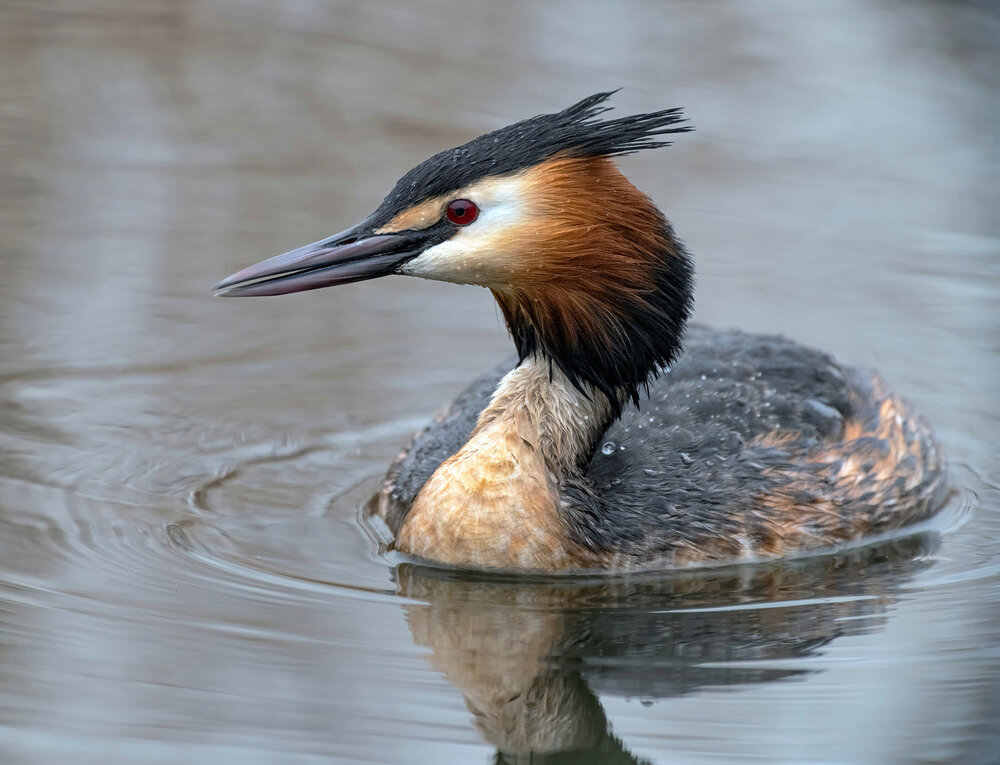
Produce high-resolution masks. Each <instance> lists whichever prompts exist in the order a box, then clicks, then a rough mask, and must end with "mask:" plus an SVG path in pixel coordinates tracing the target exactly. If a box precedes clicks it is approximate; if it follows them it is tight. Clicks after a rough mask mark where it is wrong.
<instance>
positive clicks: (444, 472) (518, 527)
mask: <svg viewBox="0 0 1000 765" xmlns="http://www.w3.org/2000/svg"><path fill="white" fill-rule="evenodd" d="M581 388H582V389H581ZM614 417H615V411H614V408H613V407H612V406H611V404H610V402H609V401H608V399H607V398H606V397H605V396H603V395H599V394H598V393H597V391H596V390H594V389H593V388H589V389H588V386H586V385H584V386H581V387H577V386H575V385H574V384H573V383H572V382H570V380H569V379H568V378H567V377H566V375H565V374H563V373H562V372H561V371H560V370H559V369H558V367H555V366H554V365H551V364H550V363H549V361H548V360H547V359H545V358H543V357H536V356H533V357H531V358H529V359H526V360H525V362H524V363H522V364H521V365H519V366H518V367H517V368H516V369H514V370H513V371H511V372H510V373H509V374H507V376H506V377H504V378H503V380H502V381H501V382H500V384H499V386H498V387H497V390H496V392H495V393H494V394H493V398H492V400H491V401H490V403H489V405H488V406H487V407H486V409H484V410H483V412H482V414H480V416H479V420H478V422H477V424H476V427H475V429H474V430H473V432H472V434H471V435H470V437H469V440H468V441H467V442H466V443H465V445H464V446H463V447H462V448H461V449H459V451H458V452H457V453H455V454H454V455H453V456H452V457H450V458H449V459H448V460H446V461H445V462H444V463H443V464H442V465H441V466H440V467H439V468H438V469H437V471H435V473H434V474H433V475H432V476H431V477H430V479H428V481H427V483H426V484H424V486H423V488H422V489H421V490H420V492H419V494H418V495H417V497H416V499H415V500H414V502H413V506H412V507H411V509H410V512H409V513H408V514H407V517H406V520H405V521H404V523H403V525H402V527H401V528H400V530H399V534H398V535H397V539H396V545H397V547H398V549H400V550H402V551H403V552H408V553H412V554H415V555H419V556H421V557H424V558H429V559H432V560H437V561H442V562H445V563H450V564H452V565H456V566H467V567H474V568H502V569H515V568H516V569H521V570H525V569H528V570H531V569H533V570H540V571H555V570H560V569H566V568H586V567H589V566H590V565H593V564H594V563H595V561H593V560H591V559H590V557H589V556H588V553H587V552H586V551H584V550H581V549H578V548H577V547H576V546H575V544H574V543H573V542H571V541H570V538H569V535H568V533H567V527H566V519H565V517H564V514H563V513H562V512H561V511H560V486H561V484H562V482H563V481H564V480H565V479H566V478H569V477H571V476H575V475H578V474H579V473H580V472H581V471H582V469H583V468H584V466H585V464H586V462H587V460H588V459H589V457H590V455H591V453H592V452H593V448H594V444H595V442H596V441H597V439H598V438H600V436H601V435H602V434H603V433H604V431H605V430H606V429H607V427H608V425H609V423H610V422H611V421H612V420H613V419H614Z"/></svg>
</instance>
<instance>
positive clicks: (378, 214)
mask: <svg viewBox="0 0 1000 765" xmlns="http://www.w3.org/2000/svg"><path fill="white" fill-rule="evenodd" d="M615 92H616V91H610V92H601V93H596V94H594V95H591V96H589V97H587V98H584V99H583V100H581V101H579V102H578V103H575V104H573V105H572V106H570V107H568V108H566V109H563V110H562V111H558V112H554V113H549V114H541V115H537V116H534V117H530V118H528V119H525V120H522V121H520V122H516V123H514V124H511V125H508V126H506V127H503V128H500V129H498V130H495V131H493V132H490V133H487V134H485V135H482V136H480V137H478V138H475V139H473V140H471V141H469V142H468V143H466V144H464V145H462V146H459V147H456V148H453V149H448V150H445V151H442V152H440V153H438V154H436V155H434V156H433V157H431V158H430V159H427V160H426V161H424V162H422V163H420V164H418V165H417V166H415V167H414V168H413V169H411V170H409V171H408V172H407V173H406V174H405V175H403V176H402V177H401V178H400V179H399V181H398V182H397V183H396V185H395V186H394V187H393V188H392V190H391V191H390V192H389V194H388V195H387V196H386V197H385V199H384V200H383V201H382V203H381V204H380V205H379V206H378V207H377V208H376V209H375V211H374V212H373V213H372V214H371V215H369V216H368V217H367V218H365V219H364V220H363V221H362V222H360V223H358V224H357V225H355V226H353V227H351V228H349V229H346V230H344V231H342V232H340V233H339V234H336V235H334V236H331V237H327V238H326V239H323V240H320V241H319V242H315V243H314V244H310V245H307V246H305V247H301V248H299V249H296V250H292V251H291V252H288V253H285V254H283V255H278V256H276V257H273V258H270V259H268V260H264V261H262V262H260V263H258V264H256V265H253V266H250V267H249V268H245V269H243V270H242V271H239V272H237V273H235V274H233V275H232V276H229V277H228V278H226V279H224V280H223V281H222V282H220V283H219V284H218V285H216V287H215V288H214V292H215V294H216V295H219V296H227V297H245V296H265V295H283V294H288V293H294V292H301V291H304V290H312V289H317V288H321V287H327V286H332V285H341V284H347V283H351V282H357V281H361V280H367V279H373V278H377V277H382V276H387V275H390V274H399V275H405V276H414V277H420V278H423V279H433V280H439V281H445V282H452V283H456V284H471V285H477V286H480V287H486V288H488V289H489V290H490V291H491V292H492V294H493V297H494V298H495V299H496V302H497V304H498V305H499V308H500V311H501V313H502V315H503V318H504V320H505V323H506V326H507V329H508V330H509V333H510V335H511V338H512V339H513V343H514V346H515V349H516V355H515V356H514V357H512V358H510V359H508V360H507V361H505V362H503V363H502V364H500V365H499V366H497V367H496V368H495V369H493V370H491V371H489V372H487V373H486V374H484V375H483V376H482V377H481V378H479V379H477V380H475V381H474V382H473V383H472V384H471V385H470V386H469V387H468V388H467V389H466V390H465V391H464V392H462V393H461V394H459V396H458V397H457V398H456V399H455V400H454V401H453V402H452V403H451V404H450V405H449V406H448V407H447V408H446V409H445V410H444V411H443V412H441V413H440V414H439V415H438V416H437V417H435V418H434V420H433V421H432V422H431V423H430V424H429V425H428V426H427V427H426V428H425V429H424V430H422V431H421V432H420V433H418V434H417V435H416V436H415V437H414V438H413V440H412V441H411V443H410V444H409V445H408V446H407V447H406V448H404V449H403V451H402V452H401V453H400V454H399V455H398V456H397V457H396V459H395V460H394V461H393V463H392V465H391V466H390V468H389V470H388V472H387V474H386V476H385V478H384V480H383V482H382V484H381V487H380V489H379V491H378V493H377V500H376V501H375V502H374V503H373V504H374V511H373V512H374V514H376V515H377V516H379V517H381V518H382V520H383V521H384V523H385V525H386V526H387V527H388V528H389V530H390V531H391V532H392V534H393V536H394V541H393V547H394V549H395V550H396V551H398V552H399V553H402V554H404V555H408V556H412V558H414V559H416V560H420V561H426V562H430V563H433V564H438V565H444V566H450V567H457V568H461V569H475V570H484V571H500V572H510V573H518V574H530V573H537V574H542V575H545V574H578V573H587V572H616V571H624V572H629V571H639V570H664V569H677V568H686V567H694V566H717V565H728V564H735V563H742V562H750V561H760V560H773V559H779V558H785V557H797V556H801V555H810V554H819V553H823V552H828V551H831V550H837V549H840V548H843V547H845V546H851V545H857V544H864V543H866V542H869V541H871V540H873V539H878V538H881V537H884V536H886V535H893V534H897V535H898V534H899V533H902V532H905V530H906V529H907V528H909V527H913V526H914V525H915V524H918V523H920V522H922V521H925V520H927V519H929V518H931V517H932V516H933V515H934V514H935V513H936V512H937V511H938V510H939V509H940V508H941V507H942V505H944V504H945V501H946V499H947V497H948V495H949V483H948V467H947V459H946V457H945V455H944V453H943V450H942V448H941V447H940V445H939V444H938V442H937V440H936V439H935V436H934V434H933V431H932V429H931V427H930V426H929V425H928V423H927V422H926V421H925V419H924V418H923V417H922V416H921V415H920V414H919V413H918V412H917V411H916V410H915V409H914V407H913V406H912V405H911V404H910V403H909V402H908V401H906V399H904V398H903V397H902V396H900V395H898V394H897V393H896V392H894V391H893V390H892V389H891V388H890V387H889V385H888V384H887V383H886V382H885V381H884V380H883V379H882V377H881V376H879V375H878V374H877V373H876V372H874V371H871V370H866V369H861V368H853V367H848V366H845V365H842V364H840V363H839V362H837V361H836V360H835V359H834V358H832V357H831V356H830V355H828V354H826V353H824V352H822V351H819V350H815V349H812V348H808V347H805V346H803V345H800V344H798V343H796V342H794V341H792V340H789V339H787V338H785V337H783V336H772V335H759V334H751V333H748V332H743V331H739V330H730V329H715V328H710V327H705V326H700V325H696V324H690V323H689V322H688V319H689V316H690V314H691V310H692V304H693V295H694V268H693V260H692V257H691V255H690V254H689V252H688V251H687V249H686V248H685V246H684V245H683V244H682V242H681V241H680V239H679V238H678V236H677V235H676V234H675V232H674V229H673V227H672V225H671V224H670V223H669V222H668V221H667V219H666V217H665V216H664V215H663V213H662V212H661V211H660V209H659V208H658V207H657V205H656V204H655V203H654V202H653V201H652V200H651V199H650V198H649V197H648V196H647V195H646V194H644V193H643V192H642V191H640V190H639V189H638V188H637V187H636V186H634V185H633V184H632V183H631V182H630V181H629V180H628V179H627V178H626V177H625V176H624V175H623V174H622V172H621V170H620V169H619V167H618V164H617V162H616V159H617V158H618V157H621V156H623V155H628V154H632V153H635V152H638V151H645V150H649V149H656V148H660V147H663V146H668V145H670V141H668V140H666V137H667V136H674V135H679V134H682V133H685V132H688V131H689V130H691V129H692V128H691V126H690V124H689V123H688V121H687V119H685V117H684V115H683V113H682V110H681V109H679V108H671V109H664V110H660V111H653V112H648V113H641V114H633V115H629V116H624V117H616V118H611V117H609V116H607V115H606V113H607V112H608V111H610V109H611V107H610V106H609V105H608V101H609V99H610V98H611V96H612V95H613V94H614V93H615Z"/></svg>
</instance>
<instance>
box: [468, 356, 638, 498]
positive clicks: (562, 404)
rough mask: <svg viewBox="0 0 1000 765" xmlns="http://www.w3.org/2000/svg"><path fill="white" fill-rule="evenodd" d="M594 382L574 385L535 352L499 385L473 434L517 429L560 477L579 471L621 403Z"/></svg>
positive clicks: (507, 431)
mask: <svg viewBox="0 0 1000 765" xmlns="http://www.w3.org/2000/svg"><path fill="white" fill-rule="evenodd" d="M618 406H620V403H618V402H616V405H615V406H613V405H612V404H611V402H609V401H608V399H607V398H606V397H605V396H603V395H600V393H599V392H598V391H597V390H596V389H595V388H594V387H593V386H591V385H589V384H587V383H584V384H582V385H580V386H577V385H575V384H574V383H573V382H571V381H570V379H569V378H568V377H567V376H566V375H565V373H563V371H562V370H561V369H559V367H558V366H556V365H555V364H554V363H553V362H552V360H551V359H549V358H547V357H538V356H531V357H530V358H528V359H526V360H525V361H524V362H522V363H521V364H520V365H518V366H517V367H515V368H514V369H513V370H511V371H510V372H509V373H508V374H507V375H506V376H505V377H504V378H503V379H502V380H501V381H500V384H499V385H498V386H497V389H496V391H495V392H494V394H493V398H492V399H491V400H490V403H489V405H488V406H487V407H486V408H485V409H484V410H483V412H482V414H480V416H479V420H478V422H477V424H476V428H475V430H474V431H473V432H472V435H471V436H470V438H469V442H470V443H471V442H472V441H473V440H476V439H480V438H483V437H484V436H485V435H486V434H487V433H490V432H494V433H495V432H497V431H502V432H505V433H516V434H517V435H518V436H519V437H520V438H521V439H522V440H523V441H524V442H525V446H526V447H529V448H531V449H532V450H533V451H535V452H536V453H537V454H538V455H539V456H540V457H541V459H542V460H543V461H544V463H545V467H546V469H547V470H548V472H549V473H550V474H551V475H552V476H553V477H554V478H555V479H556V480H559V479H562V478H564V477H567V476H570V475H575V474H576V473H578V472H579V471H580V470H581V469H582V468H583V466H584V465H585V463H586V461H587V460H588V459H589V457H590V455H591V453H592V452H593V448H594V443H595V442H596V441H597V439H598V438H600V436H601V435H602V434H603V433H604V431H605V430H607V428H608V426H609V425H610V424H611V422H612V421H613V420H614V419H615V416H616V414H615V413H616V411H617V407H618Z"/></svg>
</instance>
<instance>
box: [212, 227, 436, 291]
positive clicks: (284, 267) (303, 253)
mask: <svg viewBox="0 0 1000 765" xmlns="http://www.w3.org/2000/svg"><path fill="white" fill-rule="evenodd" d="M358 228H359V227H358V226H355V227H354V228H351V229H348V230H347V231H341V232H340V233H339V234H336V235H335V236H332V237H329V238H327V239H323V240H321V241H319V242H315V243H313V244H308V245H306V246H305V247H300V248H299V249H297V250H292V251H291V252H286V253H285V254H284V255H278V256H276V257H273V258H269V259H268V260H264V261H261V262H260V263H257V264H256V265H253V266H250V267H249V268H244V269H243V270H242V271H238V272H237V273H235V274H233V275H232V276H229V277H227V278H225V279H223V280H222V281H221V282H219V283H218V284H216V285H215V287H213V288H212V291H213V292H214V293H215V295H216V297H252V296H258V295H287V294H289V293H292V292H303V291H305V290H315V289H319V288H320V287H329V286H331V285H334V284H349V283H350V282H360V281H363V280H365V279H375V278H377V277H379V276H386V275H388V274H391V273H392V272H393V271H394V270H395V269H396V267H397V266H399V265H401V264H402V263H405V262H406V261H407V260H410V259H411V258H413V257H416V256H417V255H418V254H419V253H420V249H421V243H420V242H416V241H414V239H413V238H412V237H408V236H400V235H398V234H363V235H362V234H359V233H358Z"/></svg>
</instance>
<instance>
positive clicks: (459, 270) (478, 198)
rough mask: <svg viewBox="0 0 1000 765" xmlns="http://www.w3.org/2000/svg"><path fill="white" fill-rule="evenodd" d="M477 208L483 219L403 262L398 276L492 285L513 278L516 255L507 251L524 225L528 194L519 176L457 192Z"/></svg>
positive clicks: (492, 181) (510, 249)
mask: <svg viewBox="0 0 1000 765" xmlns="http://www.w3.org/2000/svg"><path fill="white" fill-rule="evenodd" d="M455 198H456V199H460V198H461V199H469V200H471V201H472V202H475V203H476V205H477V206H478V207H479V216H478V217H477V218H476V220H474V221H473V222H472V223H470V224H469V225H468V226H462V227H461V228H459V229H458V231H457V232H456V233H455V234H454V235H453V236H452V237H451V238H450V239H448V240H446V241H444V242H441V244H438V245H435V246H433V247H430V248H429V249H427V250H424V252H422V253H421V254H420V255H419V256H417V257H416V258H414V259H413V260H411V261H409V262H408V263H405V264H404V265H403V266H402V267H401V268H400V269H399V271H400V273H403V274H406V275H408V276H419V277H421V278H423V279H436V280H439V281H445V282H454V283H456V284H484V285H488V284H491V283H492V282H494V281H495V280H497V279H500V278H502V277H503V275H504V274H509V273H510V270H511V268H512V266H513V257H514V255H515V253H514V251H513V248H505V242H507V241H509V240H510V239H511V235H512V233H513V232H514V230H515V229H516V228H517V227H518V226H519V225H520V224H521V223H523V222H524V217H525V216H524V213H523V206H524V195H523V185H522V180H521V178H520V177H519V176H509V177H507V178H494V179H490V180H488V181H483V182H481V183H479V184H476V185H474V186H470V187H469V188H467V189H464V190H463V191H461V192H458V193H456V194H455Z"/></svg>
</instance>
